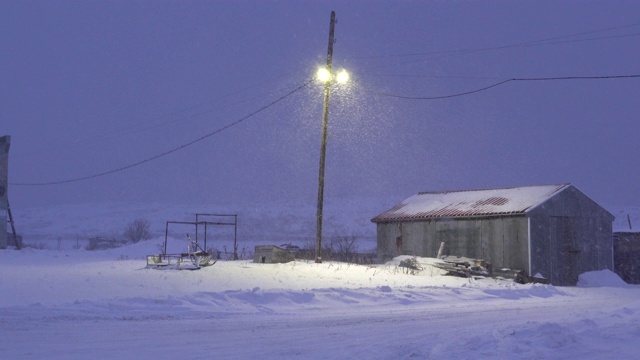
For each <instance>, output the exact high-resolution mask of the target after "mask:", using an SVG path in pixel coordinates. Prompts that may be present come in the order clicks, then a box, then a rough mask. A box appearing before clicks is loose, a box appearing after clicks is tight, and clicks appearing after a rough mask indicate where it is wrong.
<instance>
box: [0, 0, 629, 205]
mask: <svg viewBox="0 0 640 360" xmlns="http://www.w3.org/2000/svg"><path fill="white" fill-rule="evenodd" d="M331 10H335V11H336V13H337V18H338V23H337V25H336V28H335V37H336V42H335V46H334V57H333V64H334V67H335V68H345V69H347V70H349V71H350V73H351V82H350V83H349V84H348V85H346V86H337V85H336V86H335V87H334V88H333V91H332V96H331V111H330V116H329V122H330V125H329V127H330V129H329V130H330V132H329V140H328V150H327V160H326V176H327V178H326V183H325V194H326V196H329V197H332V196H367V197H387V198H388V197H391V198H394V197H397V200H398V201H400V200H402V199H404V198H405V197H408V196H410V195H412V194H415V193H417V192H420V191H434V190H456V189H475V188H493V187H503V186H505V187H511V186H521V185H538V184H556V183H566V182H569V183H572V184H574V185H576V186H577V187H578V188H579V189H581V190H582V191H584V192H585V193H586V194H587V195H589V196H590V197H591V198H592V199H594V200H596V201H598V202H600V203H602V204H604V205H638V204H640V186H639V185H638V184H640V170H639V165H638V156H639V154H640V151H639V150H640V143H639V140H638V130H639V128H640V125H639V122H638V114H640V101H638V95H640V79H639V78H626V79H604V80H555V81H551V80H549V81H512V82H508V83H505V84H502V85H499V86H496V87H493V88H491V89H487V90H485V91H481V92H477V93H473V94H469V95H465V96H459V97H452V98H446V99H436V100H411V99H402V98H398V97H392V96H383V95H381V94H387V95H399V96H408V97H438V96H446V95H452V94H459V93H464V92H469V91H473V90H476V89H481V88H485V87H488V86H490V85H493V84H496V83H499V82H501V81H503V80H507V79H510V78H540V77H574V76H609V75H637V74H640V61H639V60H640V46H638V41H639V40H640V17H639V16H638V14H640V3H638V2H637V1H615V2H612V1H575V2H572V1H562V2H558V1H527V2H523V1H517V2H516V1H483V2H480V1H456V2H453V1H441V2H432V1H424V2H420V1H411V2H403V1H349V2H347V1H336V2H328V1H327V2H324V1H323V2H321V1H267V2H257V1H255V2H254V1H247V2H242V1H158V0H149V1H22V0H21V1H12V0H4V1H1V2H0V49H1V50H0V51H1V53H2V55H0V79H1V81H0V91H1V97H0V98H1V99H2V100H1V101H2V106H1V107H0V113H1V116H0V119H1V120H0V135H5V134H6V135H11V137H12V139H11V142H12V144H11V150H10V153H9V168H10V173H9V180H10V183H12V185H10V186H9V197H10V200H11V205H12V207H14V208H15V207H27V206H40V205H50V204H63V203H81V202H102V201H145V202H147V201H154V202H155V201H158V202H179V203H190V202H197V203H216V202H224V203H243V204H247V203H251V202H254V201H260V202H265V201H280V200H285V201H289V200H295V201H308V202H309V203H310V204H315V200H316V194H317V193H316V192H317V176H318V158H319V148H320V124H321V119H322V99H323V97H322V85H320V84H318V83H316V82H311V83H309V84H308V85H307V86H305V87H303V88H301V89H299V90H297V91H294V90H296V89H297V88H298V87H299V86H301V85H303V84H305V83H306V82H307V81H308V79H309V78H311V77H312V76H313V74H314V73H315V71H316V68H317V66H318V65H321V64H322V63H323V62H324V61H325V59H326V52H327V39H328V31H329V19H330V12H331ZM291 92H293V93H291ZM288 94H289V95H288ZM276 101H277V102H276ZM274 102H275V103H274ZM270 104H272V105H270ZM269 105H270V106H269ZM251 114H254V115H251ZM249 115H251V116H249ZM247 116H249V117H247ZM238 121H240V122H238ZM231 124H235V125H233V126H231V127H229V128H226V129H224V128H225V127H226V126H228V125H231ZM218 130H222V131H220V132H217V131H218ZM216 132H217V133H216ZM208 135H210V136H208ZM205 136H206V137H205ZM202 137H205V138H204V139H202V140H201V141H198V142H196V143H194V144H193V145H191V146H187V147H185V148H182V149H180V150H178V151H175V152H172V153H171V154H168V155H166V156H162V157H159V158H158V159H155V160H153V161H149V162H146V163H144V164H142V165H139V166H134V167H131V168H129V169H126V170H123V171H119V172H116V173H113V174H109V175H105V176H100V177H95V178H91V179H88V180H83V181H76V182H70V183H65V184H59V185H41V186H25V185H18V184H24V183H48V182H59V181H67V180H74V179H78V178H84V177H91V176H93V175H97V174H102V173H105V172H110V171H111V170H115V169H120V168H123V167H127V166H129V165H131V164H135V163H138V162H141V161H144V160H146V159H150V158H153V157H156V156H158V155H161V154H163V153H165V152H168V151H171V150H174V149H178V148H180V147H181V146H183V145H186V144H189V143H191V142H193V141H195V140H197V139H200V138H202ZM380 210H384V209H380ZM373 215H375V214H372V216H373Z"/></svg>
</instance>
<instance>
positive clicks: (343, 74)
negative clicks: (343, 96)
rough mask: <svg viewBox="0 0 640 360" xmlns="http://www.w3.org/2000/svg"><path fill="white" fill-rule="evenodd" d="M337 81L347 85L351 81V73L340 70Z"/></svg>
mask: <svg viewBox="0 0 640 360" xmlns="http://www.w3.org/2000/svg"><path fill="white" fill-rule="evenodd" d="M336 80H337V81H338V82H339V83H340V84H344V83H346V82H347V81H349V73H348V72H347V71H346V70H345V69H342V70H340V72H339V73H338V76H336Z"/></svg>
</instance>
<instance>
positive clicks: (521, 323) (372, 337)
mask: <svg viewBox="0 0 640 360" xmlns="http://www.w3.org/2000/svg"><path fill="white" fill-rule="evenodd" d="M122 206H124V205H122ZM95 208H96V206H95V205H92V206H91V207H90V208H89V207H86V206H85V207H84V208H83V207H82V206H79V205H78V206H74V207H67V208H65V209H64V211H62V210H61V209H60V208H50V209H49V211H46V209H44V208H43V209H40V210H31V211H28V210H23V212H19V211H16V220H17V221H21V222H22V226H23V229H24V230H23V231H22V232H23V233H24V234H25V239H26V240H25V241H27V242H29V241H36V242H45V241H46V240H45V239H47V236H49V237H51V240H50V241H48V242H46V243H45V245H44V246H39V247H41V248H45V249H34V248H28V249H24V250H22V251H15V250H3V251H0V273H2V276H1V277H0V359H14V358H15V359H43V358H45V359H54V358H55V359H87V358H92V359H175V358H178V357H187V358H195V359H204V358H227V359H229V358H232V359H244V358H261V359H280V358H300V359H303V358H304V359H309V358H312V359H403V358H418V359H421V358H422V359H426V358H429V359H469V358H481V359H482V358H485V359H612V358H615V359H637V358H638V357H639V356H640V345H639V344H640V287H638V286H631V285H627V284H625V283H623V282H622V281H621V280H620V279H619V278H618V277H617V276H616V275H615V274H613V273H611V272H609V271H600V272H592V273H587V274H583V275H581V278H580V282H579V284H578V286H577V287H554V286H550V285H540V284H537V285H518V284H514V283H512V282H508V281H499V280H495V279H478V280H470V279H461V278H453V277H448V276H442V275H441V272H440V271H439V270H437V269H436V268H434V267H432V266H430V265H429V262H430V261H432V259H420V261H421V262H423V267H424V270H423V271H421V272H419V273H417V274H410V273H407V272H406V271H403V268H401V267H398V266H397V263H398V261H399V260H400V259H396V262H395V263H388V264H381V265H353V264H345V263H336V262H325V263H322V264H315V263H313V262H305V261H296V262H291V263H287V264H254V263H252V262H251V261H250V260H241V261H224V260H223V261H218V262H217V263H216V264H215V265H213V266H210V267H207V268H203V269H201V270H197V271H188V270H181V271H180V270H156V269H147V268H146V267H145V265H146V262H145V255H147V254H153V253H156V252H157V244H158V243H159V242H160V241H161V240H162V239H163V234H161V235H160V233H162V231H156V230H154V232H155V233H157V234H156V235H157V236H155V237H154V239H152V240H148V241H143V242H140V243H137V244H133V245H128V246H124V247H120V248H116V249H110V250H102V251H87V250H84V249H83V248H82V247H81V248H80V249H73V247H71V246H66V245H62V246H59V247H60V249H58V242H57V239H58V238H62V237H63V236H67V235H73V234H74V232H75V233H76V234H77V236H78V240H77V241H83V240H82V239H84V238H86V237H87V236H89V235H92V234H95V233H98V232H103V233H104V234H107V233H111V234H114V235H117V234H118V232H119V231H121V230H120V229H121V228H123V227H124V224H125V223H126V222H128V221H130V220H131V216H132V214H134V213H136V210H135V209H136V208H135V207H134V206H126V208H125V207H120V208H118V207H117V206H115V205H113V206H112V207H111V208H110V209H109V210H108V211H106V210H104V212H105V214H104V216H103V217H100V218H99V220H98V219H96V217H91V214H95V210H92V209H95ZM158 209H160V208H158ZM162 209H164V210H163V211H169V210H167V208H166V207H164V208H162ZM143 210H144V211H141V212H140V214H139V215H137V216H142V217H144V216H143V215H147V216H146V217H147V218H150V220H152V221H151V222H152V224H154V222H158V221H160V220H159V219H160V218H163V217H165V215H158V216H157V217H151V216H148V215H149V211H148V209H146V208H145V209H143ZM223 210H224V209H223ZM378 210H385V208H384V207H383V208H382V209H378ZM92 211H93V212H92ZM196 211H199V210H196ZM256 211H257V210H256ZM158 212H161V210H158ZM171 212H172V213H173V214H180V213H181V212H182V213H184V216H185V217H189V216H190V215H189V214H188V211H186V210H184V209H172V210H171ZM373 212H374V213H375V212H376V211H373ZM107 213H108V214H107ZM302 213H304V212H296V211H295V210H290V212H287V211H286V210H285V208H284V207H283V208H282V209H280V210H273V211H271V212H270V214H271V215H269V216H265V217H262V216H259V215H254V217H253V219H256V223H259V222H260V221H258V219H263V218H271V216H275V215H274V214H280V215H282V216H285V215H286V216H288V218H287V219H288V220H287V224H288V225H287V226H283V225H279V226H280V227H281V228H282V229H285V230H287V231H291V232H292V233H295V231H294V230H291V229H297V228H302V229H304V227H305V226H307V225H305V224H302V225H300V224H294V222H295V221H294V220H295V219H296V218H297V216H299V217H300V218H302V217H303V216H302V215H299V214H302ZM310 213H311V214H312V216H313V212H310ZM256 214H257V213H256ZM374 215H376V214H374ZM176 217H178V216H177V215H176ZM247 217H248V216H247ZM75 219H82V220H83V221H77V220H75ZM54 220H55V221H54ZM164 220H181V219H174V218H171V219H164ZM164 220H163V221H164ZM365 220H368V219H365ZM241 221H242V220H241V219H239V223H241ZM356 222H357V221H356ZM335 223H336V224H337V225H335V227H336V228H340V226H343V229H347V231H350V230H352V231H351V233H352V234H356V235H358V236H360V234H366V232H365V231H361V229H360V228H359V226H358V225H351V223H350V222H348V221H345V222H344V223H343V224H339V223H338V222H337V221H336V222H335ZM28 224H33V225H28ZM36 224H39V226H36ZM245 224H246V223H245ZM155 225H157V224H155ZM29 226H31V228H30V229H31V235H30V233H29V231H27V230H28V229H29ZM163 226H164V223H161V226H157V228H159V229H162V227H163ZM245 226H247V227H248V225H245ZM363 229H364V225H363ZM312 230H313V228H311V232H313V231H312ZM65 231H66V232H65ZM252 231H254V230H249V229H247V233H251V232H252ZM282 231H284V230H282ZM36 232H37V233H38V235H39V236H41V237H40V238H38V237H33V238H31V239H34V240H29V239H30V236H34V235H33V233H36ZM85 232H86V233H85ZM255 232H256V233H258V231H257V230H255ZM47 234H49V235H47ZM64 234H67V235H64ZM272 234H274V235H275V234H276V230H274V231H273V233H272ZM296 236H298V235H296ZM362 237H363V239H365V236H364V235H362ZM274 239H277V237H274V238H269V239H266V240H264V239H262V240H259V239H252V240H251V244H254V243H261V242H262V243H274V242H273V240H274ZM64 241H66V242H68V244H73V243H74V242H75V241H76V240H74V239H73V238H70V239H67V238H65V239H64ZM242 241H245V239H244V238H242V237H240V239H239V242H242ZM363 241H364V242H366V241H367V240H363ZM63 244H64V242H63ZM241 246H242V245H241Z"/></svg>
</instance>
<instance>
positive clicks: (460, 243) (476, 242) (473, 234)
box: [371, 184, 614, 285]
mask: <svg viewBox="0 0 640 360" xmlns="http://www.w3.org/2000/svg"><path fill="white" fill-rule="evenodd" d="M613 219H614V216H613V215H611V213H609V212H608V211H607V210H605V209H604V208H603V207H602V206H600V205H598V204H597V203H596V202H594V201H593V200H591V199H590V198H589V197H588V196H586V195H585V194H584V193H582V192H581V191H580V190H578V189H577V188H576V187H575V186H573V185H571V184H560V185H541V186H524V187H514V188H503V189H483V190H462V191H443V192H423V193H418V194H416V195H414V196H411V197H409V198H408V199H406V200H404V201H403V202H401V203H400V204H398V205H396V206H394V207H393V208H391V209H389V210H387V211H385V212H384V213H382V214H380V215H378V216H376V217H375V218H373V219H372V220H371V221H372V222H374V223H376V226H377V242H378V260H379V261H386V260H388V259H390V258H393V257H395V256H398V255H415V256H424V257H436V256H437V253H438V249H439V247H440V243H442V242H444V243H445V247H444V248H445V254H448V255H456V256H465V257H470V258H477V259H484V260H486V261H489V262H490V263H491V264H492V265H493V268H494V269H496V268H510V269H518V270H524V271H525V272H526V273H527V274H528V275H529V276H534V275H538V276H540V275H541V276H542V277H544V278H545V279H547V280H548V281H549V282H550V283H552V284H554V285H575V284H576V282H577V280H578V275H579V274H581V273H583V272H587V271H592V270H602V269H610V270H613V232H612V222H613Z"/></svg>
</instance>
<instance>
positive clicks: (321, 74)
mask: <svg viewBox="0 0 640 360" xmlns="http://www.w3.org/2000/svg"><path fill="white" fill-rule="evenodd" d="M316 76H317V77H318V80H320V81H322V82H327V81H329V79H331V73H330V72H329V70H327V69H325V68H320V69H318V73H317V75H316Z"/></svg>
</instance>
